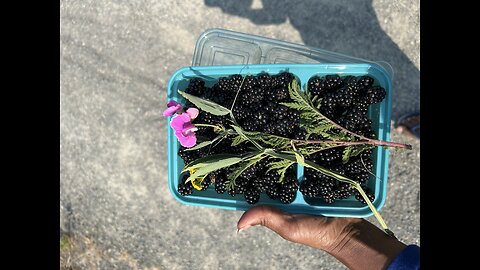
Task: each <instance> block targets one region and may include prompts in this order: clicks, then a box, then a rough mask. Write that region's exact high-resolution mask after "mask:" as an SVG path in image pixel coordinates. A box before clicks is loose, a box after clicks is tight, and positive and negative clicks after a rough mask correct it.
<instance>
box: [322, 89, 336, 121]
mask: <svg viewBox="0 0 480 270" xmlns="http://www.w3.org/2000/svg"><path fill="white" fill-rule="evenodd" d="M320 103H321V105H320V112H321V113H322V114H323V115H324V116H326V117H327V118H329V119H333V118H335V115H336V113H337V108H336V107H337V99H336V98H335V95H334V94H332V93H327V94H326V95H325V96H324V97H323V98H322V101H321V102H320Z"/></svg>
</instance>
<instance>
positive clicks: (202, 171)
mask: <svg viewBox="0 0 480 270" xmlns="http://www.w3.org/2000/svg"><path fill="white" fill-rule="evenodd" d="M242 160H243V159H242V158H239V157H232V158H226V159H221V160H217V161H214V162H210V163H208V164H207V165H204V166H202V167H199V168H197V169H196V170H194V171H193V174H190V176H189V177H188V179H187V180H190V181H191V180H192V179H195V178H198V177H200V176H204V175H206V174H208V173H210V172H213V171H216V170H219V169H222V168H225V167H229V166H232V165H235V164H237V163H239V162H240V161H242Z"/></svg>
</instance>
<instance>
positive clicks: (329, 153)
mask: <svg viewBox="0 0 480 270" xmlns="http://www.w3.org/2000/svg"><path fill="white" fill-rule="evenodd" d="M341 157H342V151H341V150H340V149H338V148H331V149H325V150H322V151H319V152H317V153H315V154H312V155H311V158H312V159H313V160H314V161H315V162H316V163H323V164H324V163H334V162H336V161H339V160H340V158H341Z"/></svg>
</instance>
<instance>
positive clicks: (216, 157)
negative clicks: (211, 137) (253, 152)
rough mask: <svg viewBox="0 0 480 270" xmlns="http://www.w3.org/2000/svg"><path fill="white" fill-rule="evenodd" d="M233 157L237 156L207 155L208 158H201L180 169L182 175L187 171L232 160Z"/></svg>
mask: <svg viewBox="0 0 480 270" xmlns="http://www.w3.org/2000/svg"><path fill="white" fill-rule="evenodd" d="M233 157H238V155H234V154H217V155H209V156H206V157H202V158H199V159H196V160H194V161H192V162H190V163H188V164H187V165H185V167H183V169H182V173H183V172H186V171H188V170H195V169H197V168H200V167H203V166H206V165H208V164H211V163H213V162H216V161H218V160H222V159H227V158H233Z"/></svg>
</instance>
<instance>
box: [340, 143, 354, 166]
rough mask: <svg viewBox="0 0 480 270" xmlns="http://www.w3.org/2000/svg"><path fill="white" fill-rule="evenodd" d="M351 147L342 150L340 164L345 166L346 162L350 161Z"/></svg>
mask: <svg viewBox="0 0 480 270" xmlns="http://www.w3.org/2000/svg"><path fill="white" fill-rule="evenodd" d="M352 150H353V147H351V146H347V147H345V149H343V154H342V163H343V164H345V163H347V162H348V160H349V159H350V155H351V154H352Z"/></svg>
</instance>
